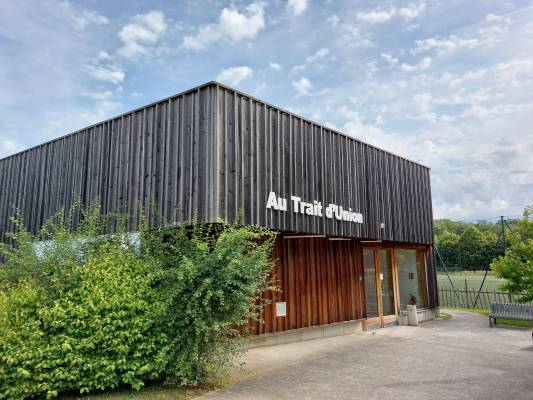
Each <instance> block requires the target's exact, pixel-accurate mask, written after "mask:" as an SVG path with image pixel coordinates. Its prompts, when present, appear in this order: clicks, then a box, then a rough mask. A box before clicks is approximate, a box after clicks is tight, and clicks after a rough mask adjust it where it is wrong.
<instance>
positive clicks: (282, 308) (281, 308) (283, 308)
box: [276, 301, 287, 317]
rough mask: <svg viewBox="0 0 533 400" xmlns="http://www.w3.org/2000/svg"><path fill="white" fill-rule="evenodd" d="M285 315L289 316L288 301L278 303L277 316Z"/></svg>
mask: <svg viewBox="0 0 533 400" xmlns="http://www.w3.org/2000/svg"><path fill="white" fill-rule="evenodd" d="M285 316H287V303H286V302H284V301H283V302H279V303H276V317H285Z"/></svg>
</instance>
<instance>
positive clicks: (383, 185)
mask: <svg viewBox="0 0 533 400" xmlns="http://www.w3.org/2000/svg"><path fill="white" fill-rule="evenodd" d="M217 104H218V114H217V118H218V123H217V128H218V131H219V133H218V135H219V136H220V143H221V144H222V145H221V147H220V148H219V149H218V152H219V155H218V159H219V163H218V188H217V191H216V193H217V196H218V197H217V207H218V208H219V213H218V214H219V215H222V216H224V217H225V218H226V219H229V220H232V219H233V218H234V217H235V214H236V212H237V210H244V215H245V217H246V220H247V222H249V223H252V224H257V225H262V226H269V227H272V228H274V229H279V230H282V231H292V232H304V233H315V234H316V233H319V234H328V235H340V236H350V237H359V238H365V239H381V240H390V241H397V242H408V243H426V244H428V243H432V242H433V234H432V218H433V217H432V209H431V192H430V180H429V169H428V168H427V167H424V166H422V165H419V164H416V163H414V162H412V161H408V160H406V159H404V158H401V157H398V156H396V155H393V154H391V153H388V152H386V151H383V150H381V149H378V148H376V147H373V146H371V145H368V144H366V143H363V142H360V141H358V140H355V139H353V138H351V137H348V136H345V135H343V134H340V133H338V132H335V131H333V130H331V129H328V128H325V127H323V126H320V125H317V124H315V123H313V122H310V121H308V120H305V119H303V118H301V117H298V116H295V115H293V114H291V113H289V112H286V111H283V110H280V109H278V108H275V107H273V106H270V105H268V104H266V103H264V102H261V101H259V100H256V99H254V98H251V97H249V96H246V95H243V94H240V93H237V92H235V91H234V90H231V89H228V88H225V87H222V86H219V90H218V96H217ZM270 191H275V192H276V193H277V195H278V196H281V197H283V198H286V199H288V200H289V203H290V196H291V195H294V196H298V197H301V198H302V200H304V201H308V202H312V201H314V200H318V201H320V202H322V204H323V205H324V207H326V206H327V205H328V204H329V203H334V204H337V205H341V206H343V207H344V208H345V209H346V208H348V207H350V208H351V209H352V210H354V211H356V212H360V213H362V214H363V219H364V223H363V224H358V223H353V222H344V221H337V220H335V219H328V218H324V217H313V216H308V215H304V214H295V213H293V212H292V211H291V205H290V204H289V210H288V211H286V212H282V211H276V210H273V209H267V208H266V202H267V197H268V194H269V192H270ZM380 223H384V224H385V228H384V229H380Z"/></svg>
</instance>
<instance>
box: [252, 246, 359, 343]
mask: <svg viewBox="0 0 533 400" xmlns="http://www.w3.org/2000/svg"><path fill="white" fill-rule="evenodd" d="M273 257H274V258H275V259H276V267H275V269H274V272H273V274H274V279H275V280H276V281H277V284H278V286H279V288H280V291H278V292H272V291H268V292H267V293H265V298H267V299H268V300H271V301H272V304H269V305H267V306H266V307H265V309H264V311H263V314H262V318H263V323H257V322H251V328H252V332H253V333H255V334H262V333H274V332H278V331H284V330H287V329H297V328H305V327H309V326H315V325H323V324H329V323H334V322H341V321H348V320H353V319H359V318H363V317H364V315H365V310H364V292H363V290H364V288H363V283H362V282H360V281H359V280H358V276H360V275H362V263H361V261H362V256H361V254H360V246H359V245H358V244H357V243H356V242H355V241H330V240H328V239H327V238H305V239H304V238H302V239H283V238H282V237H279V238H278V239H277V241H276V245H275V247H274V251H273ZM276 300H277V301H285V302H287V316H286V317H276V316H275V311H276V310H275V301H276Z"/></svg>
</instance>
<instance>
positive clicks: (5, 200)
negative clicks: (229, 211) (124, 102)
mask: <svg viewBox="0 0 533 400" xmlns="http://www.w3.org/2000/svg"><path fill="white" fill-rule="evenodd" d="M215 91H216V88H215V87H214V86H212V85H209V86H205V87H201V88H199V89H196V90H192V91H189V92H186V93H184V94H181V95H177V96H175V97H172V98H169V99H166V100H163V101H161V102H158V103H156V104H152V105H150V106H147V107H144V108H142V109H139V110H136V111H133V112H130V113H127V114H124V115H122V116H120V117H117V118H114V119H111V120H109V121H105V122H102V123H99V124H96V125H94V126H91V127H88V128H86V129H82V130H80V131H78V132H75V133H74V134H71V135H68V136H65V137H62V138H59V139H57V140H54V141H52V142H49V143H45V144H43V145H40V146H37V147H35V148H32V149H29V150H26V151H24V152H21V153H19V154H16V155H14V156H11V157H8V158H5V159H2V160H0V188H1V190H0V237H1V235H2V233H3V232H5V231H6V229H8V228H9V224H8V222H7V221H8V215H10V214H11V213H12V209H11V206H12V205H14V206H16V207H18V208H19V209H20V210H21V212H22V215H23V216H24V218H25V220H26V221H27V223H28V226H29V228H30V229H31V230H32V231H33V232H36V231H37V230H38V229H39V227H40V225H41V224H42V222H43V221H44V220H46V219H47V218H49V217H50V216H51V215H53V214H54V213H56V212H57V211H58V210H59V209H60V208H61V207H67V208H68V207H70V205H71V204H72V201H73V199H74V198H75V197H78V198H79V199H80V200H81V202H83V203H84V204H88V203H90V202H91V201H93V200H95V199H97V200H99V202H100V204H101V207H102V211H103V212H107V211H112V210H124V211H128V212H131V213H133V214H134V218H133V220H132V225H131V229H135V228H136V226H137V224H138V222H139V217H140V214H139V213H140V210H141V209H144V210H145V212H146V214H147V216H148V217H150V216H151V215H152V214H153V212H154V207H152V205H154V204H155V205H157V209H158V212H159V213H160V214H161V216H162V217H163V219H164V220H165V221H166V222H167V223H175V222H182V221H188V220H191V219H193V218H198V219H199V220H210V219H213V218H215V214H214V212H215V210H214V202H213V199H214V196H213V188H214V186H215V185H214V181H213V179H214V176H215V174H214V169H215V166H216V165H215V163H214V162H213V153H214V149H216V147H217V144H216V135H215V134H214V126H213V121H214V120H215V119H214V113H215V107H214V101H215V99H216V96H215V95H214V92H215Z"/></svg>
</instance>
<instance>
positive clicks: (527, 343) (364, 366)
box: [203, 311, 533, 400]
mask: <svg viewBox="0 0 533 400" xmlns="http://www.w3.org/2000/svg"><path fill="white" fill-rule="evenodd" d="M448 312H449V313H451V314H453V318H452V319H451V320H449V321H430V322H426V323H424V324H422V325H420V326H419V327H406V326H393V327H389V328H385V329H380V330H377V331H375V332H374V334H373V333H372V332H365V333H363V334H353V335H347V336H340V337H335V338H326V339H318V340H312V341H307V342H300V343H293V344H287V345H279V346H273V347H263V348H256V349H252V350H250V351H249V352H248V355H247V370H248V371H249V373H248V374H246V375H245V376H244V377H243V378H242V379H241V380H240V381H238V382H237V383H235V384H234V385H232V386H229V387H226V388H223V389H221V390H218V391H215V392H212V393H210V394H208V395H206V396H204V397H203V399H206V400H208V399H210V400H213V399H247V400H248V399H379V400H386V399H394V400H401V399H409V400H413V399H424V400H427V399H430V400H439V399H454V400H455V399H469V400H472V399H484V400H488V399H513V400H519V399H524V400H526V399H527V400H532V399H533V341H532V339H531V330H529V331H528V330H519V329H512V328H492V329H490V328H489V323H488V318H487V317H485V316H482V315H478V314H472V313H466V312H460V311H448Z"/></svg>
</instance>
